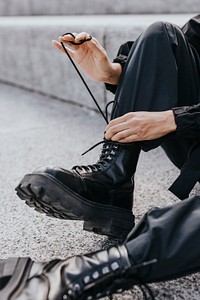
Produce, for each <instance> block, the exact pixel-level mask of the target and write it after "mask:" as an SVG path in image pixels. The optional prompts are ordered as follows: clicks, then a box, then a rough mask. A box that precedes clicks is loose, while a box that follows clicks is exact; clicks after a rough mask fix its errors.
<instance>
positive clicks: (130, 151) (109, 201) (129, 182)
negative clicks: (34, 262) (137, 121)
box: [16, 141, 140, 239]
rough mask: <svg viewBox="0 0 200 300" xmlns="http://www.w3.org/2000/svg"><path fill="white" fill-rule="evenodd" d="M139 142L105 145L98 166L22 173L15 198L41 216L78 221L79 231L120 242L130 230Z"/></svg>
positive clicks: (107, 143)
mask: <svg viewBox="0 0 200 300" xmlns="http://www.w3.org/2000/svg"><path fill="white" fill-rule="evenodd" d="M139 153H140V146H139V144H137V143H133V144H127V145H126V144H119V143H114V142H112V141H106V142H105V144H104V145H103V149H102V151H101V154H100V157H99V160H98V162H97V163H96V164H93V165H87V166H75V167H73V168H72V170H71V171H69V170H65V169H63V168H55V167H45V168H40V169H37V170H36V171H34V172H33V173H32V174H28V175H25V176H24V178H23V179H22V180H21V182H20V183H19V185H18V186H17V188H16V191H17V194H18V196H19V197H20V198H21V199H23V200H25V201H26V203H27V204H28V205H29V206H31V207H35V209H36V210H37V211H39V212H45V213H46V214H47V215H49V216H54V217H57V218H62V219H71V220H82V221H84V226H83V229H85V230H88V231H93V232H95V233H99V234H105V235H108V236H114V237H117V238H119V239H124V238H125V237H126V236H127V234H128V233H129V231H130V230H131V229H132V228H133V226H134V215H133V213H132V206H133V190H134V173H135V170H136V166H137V161H138V157H139Z"/></svg>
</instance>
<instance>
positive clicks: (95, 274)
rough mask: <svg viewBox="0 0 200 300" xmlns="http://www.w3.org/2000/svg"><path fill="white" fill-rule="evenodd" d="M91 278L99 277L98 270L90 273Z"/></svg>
mask: <svg viewBox="0 0 200 300" xmlns="http://www.w3.org/2000/svg"><path fill="white" fill-rule="evenodd" d="M92 278H93V279H97V278H99V272H97V271H96V272H94V273H93V274H92Z"/></svg>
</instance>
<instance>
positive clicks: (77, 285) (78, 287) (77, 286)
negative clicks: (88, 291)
mask: <svg viewBox="0 0 200 300" xmlns="http://www.w3.org/2000/svg"><path fill="white" fill-rule="evenodd" d="M80 288H81V287H80V285H79V284H78V283H76V284H75V285H74V291H79V290H80Z"/></svg>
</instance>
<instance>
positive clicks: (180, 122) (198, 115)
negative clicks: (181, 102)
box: [172, 104, 200, 140]
mask: <svg viewBox="0 0 200 300" xmlns="http://www.w3.org/2000/svg"><path fill="white" fill-rule="evenodd" d="M172 110H173V113H174V117H175V122H176V125H177V129H176V133H177V134H178V135H179V136H184V137H187V138H191V139H199V140H200V104H197V105H193V106H183V107H175V108H172Z"/></svg>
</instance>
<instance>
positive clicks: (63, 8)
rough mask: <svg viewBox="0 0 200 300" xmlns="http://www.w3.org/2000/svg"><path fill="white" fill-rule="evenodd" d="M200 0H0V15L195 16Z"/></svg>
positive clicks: (199, 9)
mask: <svg viewBox="0 0 200 300" xmlns="http://www.w3.org/2000/svg"><path fill="white" fill-rule="evenodd" d="M199 11H200V1H199V0H182V1H176V3H175V2H174V0H165V1H163V0H142V1H139V0H126V1H121V0H110V1H107V0H95V1H94V0H84V1H81V0H74V1H70V0H57V1H55V0H49V1H41V0H34V1H33V0H20V1H16V0H1V2H0V14H1V15H8V16H9V15H73V14H81V15H82V14H83V15H88V14H143V13H148V14H149V13H150V14H152V13H158V14H160V13H188V12H191V13H198V12H199Z"/></svg>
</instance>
